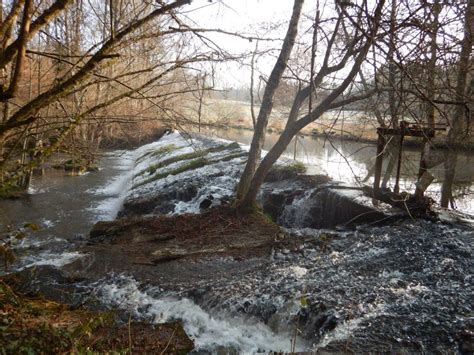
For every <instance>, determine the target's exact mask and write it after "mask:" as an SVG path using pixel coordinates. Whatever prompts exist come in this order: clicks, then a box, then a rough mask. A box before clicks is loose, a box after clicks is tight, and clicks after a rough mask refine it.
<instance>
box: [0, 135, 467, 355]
mask: <svg viewBox="0 0 474 355" xmlns="http://www.w3.org/2000/svg"><path fill="white" fill-rule="evenodd" d="M208 133H209V134H211V133H212V134H215V135H217V136H218V137H220V138H226V139H230V140H237V141H239V142H242V143H245V144H248V143H249V142H250V139H251V135H250V132H248V131H240V130H222V131H217V132H208ZM276 138H277V137H276V135H272V134H270V135H268V137H267V146H266V149H268V148H269V146H270V145H271V144H272V142H274V141H275V139H276ZM333 144H334V147H333V146H331V145H330V144H329V143H327V142H326V143H325V142H324V140H321V139H316V140H313V139H311V138H308V137H307V138H304V139H301V140H299V141H298V143H297V146H296V147H297V154H296V156H297V159H299V160H301V161H303V162H304V163H306V164H307V165H308V172H309V173H325V174H328V175H330V176H332V177H333V178H334V179H336V180H342V181H346V182H348V181H354V180H356V179H355V177H354V174H355V176H358V175H359V176H363V175H364V174H365V173H366V171H367V168H368V166H370V161H371V159H372V157H373V154H374V147H373V146H371V145H363V144H357V143H342V142H339V144H336V143H333ZM293 149H294V146H291V147H289V149H288V151H287V153H286V158H288V159H290V160H291V159H292V158H293V153H294V152H293ZM338 152H343V153H346V154H348V158H347V159H348V161H349V163H350V167H349V166H348V164H347V162H346V161H345V160H344V159H343V158H342V157H341V156H340V155H339V153H338ZM143 153H144V151H141V150H140V149H138V150H136V151H115V152H110V153H107V154H104V156H103V158H102V161H101V164H100V166H101V169H100V171H99V172H93V173H87V174H84V175H80V176H70V175H67V174H65V173H64V172H59V171H55V170H47V171H46V172H45V174H44V175H41V176H35V177H34V178H33V181H32V185H31V188H30V191H29V192H30V193H29V196H28V198H26V199H20V200H11V201H0V231H2V232H5V231H6V230H7V229H12V230H15V229H17V228H21V226H22V225H23V224H24V223H25V222H30V223H37V224H38V225H39V227H40V230H39V231H30V230H28V229H25V230H24V231H25V233H26V234H27V236H26V238H23V239H20V240H12V244H13V246H14V249H15V253H16V254H17V257H18V261H17V262H16V263H15V264H14V266H13V269H14V270H21V269H23V268H26V267H29V266H35V265H52V266H56V267H58V268H60V267H62V266H64V265H67V264H69V263H71V262H73V261H75V260H81V259H82V258H84V255H83V254H81V253H80V252H78V251H77V250H78V249H79V248H80V246H81V245H83V244H84V241H85V240H86V238H87V234H88V232H89V231H90V229H91V227H92V226H93V224H94V223H95V222H96V221H98V220H104V219H105V220H110V219H114V218H115V216H116V214H117V211H118V210H119V208H120V206H121V204H122V202H123V201H124V199H125V197H126V192H127V191H128V188H129V187H130V184H131V180H132V177H133V175H134V174H135V173H136V166H135V163H136V160H137V158H138V157H140V156H142V155H143ZM406 154H407V156H409V157H412V158H411V159H412V161H413V162H414V163H415V162H416V161H417V153H416V152H415V151H412V150H407V151H406ZM471 159H472V157H470V156H469V155H467V154H464V155H462V156H461V157H460V164H459V165H460V166H463V167H466V169H465V170H466V173H467V175H465V176H460V179H461V180H462V179H467V181H468V182H469V183H468V184H466V186H467V191H472V190H470V189H472V186H471V184H470V181H471V179H472V164H469V162H470V161H471ZM134 169H135V170H134ZM469 169H471V170H470V171H467V170H469ZM405 171H409V170H408V169H407V170H405ZM463 172H464V170H463ZM353 173H354V174H353ZM458 178H459V176H458ZM403 184H404V185H402V186H406V187H407V188H408V187H409V186H411V185H410V184H412V180H411V178H410V174H409V173H407V174H404V175H403ZM433 193H436V191H433ZM462 201H464V202H461V201H460V202H459V203H458V204H459V206H466V207H465V208H463V209H464V210H466V211H471V210H472V201H469V199H468V198H466V199H464V200H462ZM461 203H464V204H461ZM396 228H398V229H399V230H398V231H393V233H392V227H390V228H389V227H387V228H385V229H384V228H380V229H370V230H367V231H361V233H359V232H358V231H356V232H354V233H352V232H351V233H350V235H349V234H347V235H346V234H344V235H343V237H341V238H342V239H341V240H340V241H339V243H340V245H341V246H340V249H337V248H336V249H334V250H331V251H330V252H328V253H323V254H321V253H319V252H318V251H317V250H316V249H314V248H313V247H311V248H312V249H311V248H310V247H307V248H306V249H307V250H305V251H304V252H301V253H300V251H298V252H297V253H294V254H293V253H290V254H287V253H286V251H285V253H284V254H282V255H280V254H278V255H276V256H275V262H274V263H272V264H271V265H270V266H269V267H268V268H266V269H262V270H259V271H258V272H257V273H255V274H245V275H239V276H238V277H236V278H235V280H232V283H231V284H229V283H228V282H221V283H219V282H217V283H213V284H210V285H206V284H203V285H202V290H205V292H206V296H205V297H204V298H203V300H202V301H201V303H199V304H198V303H197V301H196V299H193V298H192V296H191V294H190V292H188V291H186V290H183V291H182V292H181V293H180V294H179V295H176V294H175V295H170V294H163V291H162V290H160V288H159V285H149V287H144V286H143V284H142V283H141V282H140V281H138V280H135V279H133V278H130V276H128V275H113V274H111V275H107V276H106V277H105V278H104V279H103V280H100V281H95V283H94V284H92V285H88V286H87V287H89V290H90V292H91V293H93V294H95V295H97V297H99V298H100V299H101V300H102V301H103V302H104V303H105V304H107V305H109V306H110V307H118V308H125V309H126V310H127V311H128V312H133V314H134V315H136V316H137V317H142V318H145V319H151V320H153V321H156V322H159V321H166V320H169V319H172V318H175V317H176V318H180V319H182V320H183V322H184V325H185V330H186V331H187V332H188V334H190V335H191V336H192V338H193V339H194V340H195V342H196V344H197V346H198V348H199V349H201V350H211V351H215V350H216V349H219V347H221V346H224V347H226V348H227V349H229V348H233V349H239V350H241V351H247V352H254V351H257V350H258V349H267V350H268V349H273V350H275V349H277V350H286V351H289V350H291V346H290V344H291V343H290V340H291V334H289V333H288V327H286V328H285V327H284V324H285V319H287V318H288V319H294V317H295V316H297V317H298V319H300V318H301V319H300V320H301V322H303V321H306V320H305V319H306V318H305V315H304V314H303V313H301V314H300V313H299V312H301V309H300V308H301V307H300V305H299V300H300V297H301V295H303V294H305V293H308V294H309V295H311V296H308V297H310V301H311V304H312V305H314V307H315V309H310V310H309V311H308V312H313V313H310V316H307V322H308V324H307V325H306V327H307V329H313V328H314V327H313V328H311V325H310V324H309V323H310V321H311V320H312V319H313V320H314V319H319V318H317V317H320V316H321V317H323V318H322V319H323V320H324V322H323V323H324V324H321V325H318V327H319V328H318V327H317V328H314V329H316V330H317V331H318V332H320V333H318V334H319V335H318V337H316V338H315V337H314V335H308V337H309V338H314V339H320V340H321V342H322V343H321V344H326V343H328V344H329V343H330V342H331V341H332V342H333V341H335V340H337V339H340V338H342V339H346V337H351V334H352V333H353V332H355V331H358V330H360V331H362V332H364V328H363V327H362V326H361V325H364V324H365V323H367V324H369V325H370V324H376V325H377V323H376V322H374V318H377V317H382V316H383V317H398V316H399V315H400V322H403V321H404V318H403V314H404V312H408V310H409V312H419V313H420V312H421V313H420V315H421V316H423V317H425V318H426V319H430V317H431V315H432V314H434V311H433V310H435V309H438V308H439V305H440V304H442V305H443V307H444V308H443V309H444V311H443V312H441V313H440V317H441V316H442V317H444V318H443V319H444V320H439V319H436V321H437V322H442V329H449V327H450V325H451V324H452V322H453V320H452V319H454V318H456V319H457V318H459V319H464V318H465V317H464V313H462V312H464V309H466V310H467V311H466V312H468V311H469V309H468V308H469V307H468V300H469V292H468V289H469V288H468V287H467V286H469V285H470V284H471V286H472V281H470V279H468V278H467V277H465V276H464V275H465V273H466V270H467V269H468V268H469V267H470V266H469V265H470V264H469V262H468V258H466V257H465V255H467V254H468V253H469V251H468V245H469V240H470V238H472V233H471V232H464V231H457V230H449V229H443V230H441V229H439V228H438V227H437V226H436V225H435V224H429V223H428V224H414V225H412V226H406V227H405V226H398V227H396ZM412 231H415V232H413V233H412ZM317 233H319V232H317ZM317 233H316V234H317ZM410 233H412V234H413V235H410ZM436 233H437V234H436ZM433 235H436V238H435V239H436V242H432V240H431V237H432V236H433ZM454 235H456V238H458V237H457V235H460V237H459V241H455V240H454V238H452V236H454ZM348 237H350V238H348ZM402 237H406V239H405V240H403V242H401V241H400V240H399V238H402ZM451 239H453V240H451ZM423 243H424V244H423ZM450 243H451V244H450ZM420 245H422V247H420ZM448 247H449V248H448ZM410 248H412V249H410ZM417 250H428V251H429V253H427V256H426V257H425V258H421V259H420V258H417V257H416V258H415V256H416V255H417V254H416V251H417ZM441 254H446V255H447V256H446V257H444V258H441V259H440V258H439V255H441ZM400 256H402V257H403V258H405V259H406V260H405V259H404V260H402V261H400V262H399V259H400ZM412 256H413V258H412ZM448 256H449V258H448ZM277 257H278V258H277ZM382 260H383V261H384V263H382ZM387 260H390V262H392V263H393V265H391V264H390V263H387ZM361 263H364V265H368V266H367V267H366V269H367V271H363V273H362V274H361V270H362V269H361V266H360V265H361ZM438 264H439V265H438ZM433 265H434V266H436V267H434V266H433ZM432 266H433V267H432ZM420 270H423V273H420ZM446 270H448V271H449V270H451V271H449V272H450V273H452V274H453V275H454V276H455V277H456V278H458V279H459V280H456V282H457V284H454V283H453V281H452V278H451V279H446V280H444V281H443V282H439V281H438V280H440V277H441V275H448V274H447V272H448V271H446ZM0 271H1V270H0ZM358 273H359V274H360V275H359V274H358ZM372 273H373V275H372ZM354 275H358V276H357V277H354ZM427 275H428V276H427ZM454 276H453V277H454ZM453 285H454V286H453ZM456 285H457V286H456ZM453 287H459V288H460V289H459V290H457V289H455V288H453ZM202 290H198V291H199V292H201V291H202ZM453 290H454V291H455V293H456V294H458V295H462V297H461V296H458V297H459V300H457V301H456V302H457V303H453V302H451V300H452V297H454V296H452V292H454V291H453ZM418 294H422V295H423V298H422V299H420V298H418V297H415V296H416V295H418ZM372 299H374V300H372ZM425 301H426V302H425ZM451 306H452V307H455V309H451V308H449V307H451ZM461 306H462V307H461ZM216 307H217V308H216ZM416 307H418V308H419V309H420V310H419V311H418V310H417V308H416ZM275 309H277V310H278V312H276V313H275ZM459 309H461V311H459V312H461V313H459V312H458V310H459ZM271 312H273V313H275V317H272V319H266V316H265V315H266V314H270V313H271ZM456 312H458V313H459V314H458V313H456ZM247 313H248V314H249V316H248V317H247V316H242V314H247ZM417 314H418V313H416V317H417V316H418V315H417ZM466 314H467V313H466ZM217 315H220V316H217ZM324 317H325V318H324ZM414 317H415V316H414ZM451 318H452V319H451ZM336 319H346V321H344V322H343V321H338V324H339V325H338V326H337V327H336V329H335V331H333V332H330V331H329V330H328V329H330V325H331V324H332V323H334V322H335V321H336ZM377 319H379V318H377ZM420 319H421V318H420ZM380 321H381V322H382V324H381V325H377V327H378V326H383V318H380ZM443 322H444V323H443ZM272 323H273V325H272ZM288 324H291V323H290V322H289V323H288ZM390 324H395V323H393V322H392V323H390ZM313 326H314V325H313ZM323 326H324V327H326V326H327V329H326V328H324V327H323ZM430 327H432V326H431V325H430ZM456 327H458V328H459V329H462V328H463V327H464V325H463V324H461V325H459V326H458V325H456ZM399 328H400V329H402V327H399ZM290 329H292V328H290ZM397 329H398V328H397ZM420 329H421V330H422V329H425V328H424V326H420V327H419V328H417V329H416V333H417V334H418V335H419V336H420V339H422V338H423V336H424V337H425V338H426V339H430V337H431V335H430V334H429V333H427V334H426V336H425V335H424V334H423V332H422V331H421V330H420ZM426 329H431V328H429V327H428V328H426ZM456 329H457V328H456ZM323 331H324V332H326V333H324V332H323ZM456 331H457V330H456ZM387 332H388V331H387ZM446 332H447V330H446ZM371 334H372V333H371ZM385 334H386V333H385ZM394 334H395V333H394ZM384 336H386V335H384ZM394 336H395V335H394ZM397 336H398V335H397ZM400 336H401V335H400ZM425 338H423V339H425ZM385 340H386V339H385V338H384V341H385ZM420 343H422V344H425V340H423V341H422V340H420ZM272 346H273V347H272ZM423 346H425V345H423ZM297 349H302V350H310V349H315V348H314V344H306V343H305V342H304V341H303V340H301V339H299V340H298V346H297Z"/></svg>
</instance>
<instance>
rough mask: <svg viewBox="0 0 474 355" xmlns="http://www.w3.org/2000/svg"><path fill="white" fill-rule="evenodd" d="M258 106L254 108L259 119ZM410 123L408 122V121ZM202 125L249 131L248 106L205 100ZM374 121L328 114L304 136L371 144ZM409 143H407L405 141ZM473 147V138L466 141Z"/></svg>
mask: <svg viewBox="0 0 474 355" xmlns="http://www.w3.org/2000/svg"><path fill="white" fill-rule="evenodd" d="M259 108H260V107H259V106H258V105H256V106H255V112H256V114H257V115H258V110H259ZM289 111H290V108H289V107H281V106H275V107H274V108H273V112H272V115H271V118H270V122H269V124H268V129H269V130H270V131H276V132H278V131H281V130H282V129H283V128H284V126H285V123H286V119H287V117H288V114H289ZM186 112H187V116H188V117H189V118H191V119H192V120H194V121H196V122H197V104H196V103H194V104H191V105H190V106H189V107H187V111H186ZM408 120H409V118H408ZM201 122H202V123H203V124H217V125H221V126H229V127H239V128H248V129H251V128H252V115H251V108H250V103H249V102H245V101H235V100H214V99H208V100H206V102H204V103H203V107H202V114H201ZM378 126H379V125H378V123H377V120H376V119H375V117H374V116H373V115H371V114H368V113H365V112H360V111H331V112H328V113H325V114H324V115H323V116H322V117H321V118H320V119H318V120H317V121H315V122H313V123H311V124H310V125H308V126H307V127H305V128H304V129H303V131H302V133H303V134H317V135H326V134H328V135H335V136H343V137H345V138H348V139H361V140H371V141H374V140H376V139H377V132H376V128H377V127H378ZM445 134H446V133H443V132H441V133H438V138H437V139H435V141H437V142H439V143H441V142H442V141H444V137H445ZM408 140H410V139H408ZM418 140H419V139H418ZM467 143H468V144H472V143H474V142H473V137H470V139H469V140H468V141H467Z"/></svg>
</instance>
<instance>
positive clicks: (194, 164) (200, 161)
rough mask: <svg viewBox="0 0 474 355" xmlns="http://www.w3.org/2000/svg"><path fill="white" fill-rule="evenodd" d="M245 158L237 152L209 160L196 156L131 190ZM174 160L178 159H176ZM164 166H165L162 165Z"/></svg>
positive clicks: (245, 154)
mask: <svg viewBox="0 0 474 355" xmlns="http://www.w3.org/2000/svg"><path fill="white" fill-rule="evenodd" d="M183 155H187V154H183ZM245 156H247V152H237V153H234V154H228V155H224V156H223V157H220V158H218V159H212V160H210V159H206V158H204V157H203V156H202V155H197V157H198V158H197V159H194V160H191V161H190V162H188V163H186V164H184V165H181V166H179V167H177V168H176V169H173V170H169V171H166V172H163V173H156V174H154V175H153V176H151V177H150V178H148V179H145V180H143V181H141V182H139V183H138V184H135V185H133V187H132V189H136V188H138V187H140V186H143V185H146V184H149V183H150V182H153V181H156V180H160V179H163V178H165V177H167V176H170V175H178V174H181V173H184V172H185V171H189V170H195V169H199V168H202V167H203V166H206V165H210V164H215V163H219V162H223V161H230V160H233V159H236V158H241V157H245ZM176 158H178V157H176ZM180 160H189V158H188V159H178V160H177V161H180ZM177 161H175V162H177ZM167 165H169V164H167ZM164 166H166V165H164ZM164 166H162V167H164ZM157 169H159V168H157ZM155 171H156V170H155Z"/></svg>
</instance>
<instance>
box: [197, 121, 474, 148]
mask: <svg viewBox="0 0 474 355" xmlns="http://www.w3.org/2000/svg"><path fill="white" fill-rule="evenodd" d="M203 127H207V128H209V129H212V128H221V129H237V130H243V131H251V132H253V128H252V127H251V126H249V125H234V124H218V123H213V124H203ZM267 132H268V133H275V134H281V133H282V132H283V130H282V129H281V128H280V126H279V125H278V126H272V125H269V127H268V128H267ZM298 137H318V138H324V139H327V140H332V141H334V140H337V141H346V142H357V143H367V144H373V145H376V144H377V140H378V136H377V133H376V126H373V127H372V128H371V129H370V130H367V128H365V127H364V129H360V127H359V125H356V124H346V127H345V128H344V129H342V128H341V129H336V128H334V127H331V128H328V127H327V125H320V126H318V127H316V128H308V127H307V128H305V129H303V130H302V131H301V132H300V133H298ZM431 143H432V147H433V148H434V149H436V150H448V149H455V150H458V151H461V152H471V151H473V150H474V140H473V139H468V140H463V141H462V142H459V143H455V144H453V145H451V147H449V146H448V145H447V144H446V135H445V134H441V135H439V136H438V137H436V138H434V139H433V140H432V142H431ZM403 145H404V146H405V147H413V148H422V147H423V139H420V138H416V137H405V139H404V142H403Z"/></svg>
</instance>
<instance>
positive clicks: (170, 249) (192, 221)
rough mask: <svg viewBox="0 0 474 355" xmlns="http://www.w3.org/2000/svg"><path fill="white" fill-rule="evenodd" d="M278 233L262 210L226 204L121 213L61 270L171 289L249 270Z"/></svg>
mask: <svg viewBox="0 0 474 355" xmlns="http://www.w3.org/2000/svg"><path fill="white" fill-rule="evenodd" d="M279 238H281V233H280V229H279V228H278V226H276V225H275V224H274V223H272V222H270V221H269V220H268V218H267V217H265V216H264V215H239V214H237V213H235V211H233V210H232V209H230V208H228V207H221V208H219V209H212V210H210V211H208V212H206V213H204V214H203V215H195V214H194V215H178V216H172V217H170V216H160V217H147V218H139V217H135V218H122V219H118V220H117V221H112V222H99V223H97V224H96V225H95V226H94V228H93V229H92V231H91V233H90V238H89V239H88V241H87V245H86V246H85V247H83V248H82V249H81V252H82V253H85V254H87V256H85V257H84V258H81V259H80V260H78V261H77V262H75V263H72V264H70V265H68V266H66V268H65V270H66V271H68V272H69V273H70V274H76V275H80V277H90V278H95V279H97V278H101V277H103V276H104V275H106V274H107V272H113V273H116V274H120V273H126V274H129V275H132V276H134V277H137V278H138V279H148V280H153V282H154V283H155V284H157V285H160V287H162V288H166V289H173V290H174V289H178V288H179V287H180V286H181V285H190V284H193V283H194V282H195V281H196V280H205V279H207V280H209V281H210V282H212V280H215V279H216V278H226V277H231V276H232V275H239V274H241V273H242V272H244V270H247V271H249V270H252V271H254V270H255V269H257V268H258V267H261V265H262V263H265V262H266V260H267V259H268V258H269V257H270V255H271V252H272V249H273V247H274V245H275V244H276V242H277V241H278V239H279ZM76 270H77V272H76Z"/></svg>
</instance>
